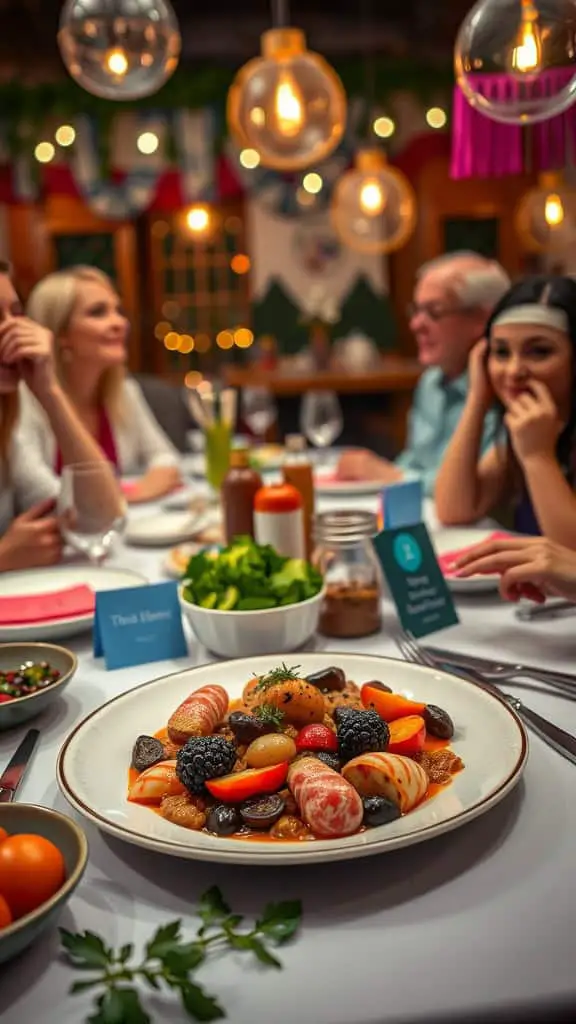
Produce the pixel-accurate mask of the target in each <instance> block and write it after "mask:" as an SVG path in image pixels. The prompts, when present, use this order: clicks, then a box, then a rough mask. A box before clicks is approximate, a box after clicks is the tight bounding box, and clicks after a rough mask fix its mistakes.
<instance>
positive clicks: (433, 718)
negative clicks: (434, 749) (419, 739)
mask: <svg viewBox="0 0 576 1024" xmlns="http://www.w3.org/2000/svg"><path fill="white" fill-rule="evenodd" d="M422 718H423V719H424V721H425V722H426V731H427V732H429V733H430V735H431V736H437V737H438V739H439V740H451V739H452V737H453V735H454V722H453V721H452V719H451V718H450V715H449V714H448V712H447V711H444V709H443V708H439V707H437V706H436V704H427V705H426V707H425V708H424V712H423V714H422Z"/></svg>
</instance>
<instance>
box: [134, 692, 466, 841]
mask: <svg viewBox="0 0 576 1024" xmlns="http://www.w3.org/2000/svg"><path fill="white" fill-rule="evenodd" d="M238 706H242V700H241V699H238V700H234V701H231V702H230V707H229V709H228V710H229V712H231V711H235V710H237V708H238ZM154 737H155V738H156V739H157V740H160V742H161V743H165V742H168V740H169V737H168V730H167V729H166V728H163V729H158V732H155V733H154ZM449 746H450V740H440V739H436V737H435V736H428V735H427V736H426V740H425V742H424V750H425V751H427V752H428V753H434V751H436V750H445V749H446V748H447V747H449ZM455 774H458V773H455ZM139 775H140V772H138V771H136V769H135V768H129V769H128V789H130V788H131V787H132V786H133V785H134V783H135V782H136V779H137V778H138V776H139ZM449 785H450V783H449V782H447V783H443V784H440V783H439V782H430V783H429V784H428V789H427V791H426V796H425V797H424V799H423V800H422V801H421V804H424V803H428V801H429V800H433V799H434V797H435V796H437V795H438V793H442V792H444V791H445V790H446V789H447V788H448V786H449ZM421 804H419V806H421ZM148 810H149V811H153V812H154V814H160V808H159V807H154V806H150V805H148ZM410 813H411V812H410ZM366 831H368V829H366V827H365V826H362V827H361V828H359V829H358V831H357V832H356V835H360V834H361V833H362V832H366ZM219 838H221V839H241V840H242V841H243V842H250V843H271V842H273V843H311V842H315V841H316V839H315V837H314V836H301V837H300V838H295V839H273V838H272V837H271V836H270V835H269V834H268V832H258V831H254V832H235V833H234V834H233V835H231V836H220V837H219Z"/></svg>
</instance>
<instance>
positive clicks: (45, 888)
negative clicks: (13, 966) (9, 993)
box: [0, 804, 88, 964]
mask: <svg viewBox="0 0 576 1024" xmlns="http://www.w3.org/2000/svg"><path fill="white" fill-rule="evenodd" d="M87 860H88V843H87V840H86V836H85V835H84V832H83V831H82V829H81V828H80V827H79V826H78V825H77V824H76V822H75V821H72V819H71V818H68V817H66V815H64V814H60V813H59V811H52V810H50V809H49V808H47V807H36V806H34V805H32V804H0V964H1V963H4V962H5V961H7V960H11V959H12V957H15V956H17V955H18V953H21V952H22V950H24V949H26V947H27V946H30V945H31V944H32V943H33V942H35V940H36V939H37V938H38V937H39V936H40V935H41V934H42V932H44V931H45V930H46V929H48V928H50V927H53V926H54V924H55V923H56V921H57V919H58V917H59V916H60V913H61V911H62V909H63V907H64V906H65V904H66V903H67V901H68V900H69V899H70V896H71V895H72V893H73V892H74V890H75V888H76V886H77V885H78V883H79V881H80V879H81V878H82V875H83V874H84V871H85V868H86V863H87Z"/></svg>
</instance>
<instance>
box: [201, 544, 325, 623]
mask: <svg viewBox="0 0 576 1024" xmlns="http://www.w3.org/2000/svg"><path fill="white" fill-rule="evenodd" d="M321 589H322V577H321V576H320V574H319V573H318V572H317V571H316V569H314V568H313V566H312V565H310V564H309V563H308V562H305V561H303V560H302V559H300V558H285V557H284V556H283V555H279V554H278V552H277V551H275V550H274V548H272V547H270V545H259V544H256V543H255V541H253V540H252V538H251V537H235V538H234V540H233V542H232V543H231V544H230V545H229V546H228V547H225V548H222V549H221V550H204V551H200V552H199V553H198V554H196V555H193V556H192V558H191V559H190V560H189V562H188V565H187V566H186V570H185V573H184V586H183V588H182V597H183V599H184V601H187V602H188V603H189V604H194V605H199V606H200V607H201V608H207V609H210V610H216V611H262V610H264V609H269V608H279V607H284V606H286V605H291V604H298V603H300V602H301V601H307V600H309V599H310V598H311V597H315V596H316V594H318V593H319V592H320V591H321Z"/></svg>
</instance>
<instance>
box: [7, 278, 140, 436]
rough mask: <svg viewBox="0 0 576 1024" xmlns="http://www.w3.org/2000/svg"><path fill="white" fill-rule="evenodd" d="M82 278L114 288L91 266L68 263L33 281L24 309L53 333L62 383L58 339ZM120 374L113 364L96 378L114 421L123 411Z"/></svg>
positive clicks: (65, 323)
mask: <svg viewBox="0 0 576 1024" xmlns="http://www.w3.org/2000/svg"><path fill="white" fill-rule="evenodd" d="M84 282H86V283H92V284H100V285H102V286H103V287H104V288H108V289H110V291H113V292H115V291H116V289H115V287H114V285H113V283H112V281H111V280H110V278H109V277H108V275H107V274H104V273H103V271H101V270H97V269H96V268H95V267H84V266H76V267H69V268H68V269H66V270H57V271H55V272H54V273H53V274H48V275H47V276H46V277H45V278H43V280H42V281H40V282H39V283H38V284H37V285H35V287H34V288H33V289H32V291H31V293H30V297H29V299H28V304H27V308H26V313H27V315H28V316H29V317H30V319H31V320H35V321H36V323H39V324H41V325H42V326H43V327H47V328H48V330H49V331H52V334H53V335H54V339H55V341H56V364H57V367H58V376H59V377H60V379H61V381H62V383H63V384H64V385H66V365H65V363H63V361H62V353H61V351H60V346H59V342H60V340H61V338H62V336H63V335H64V334H65V333H66V331H67V330H68V327H69V325H70V320H71V318H72V314H73V312H74V308H75V306H76V302H77V300H78V291H79V288H80V287H81V285H82V284H83V283H84ZM124 374H125V371H124V367H119V366H113V367H109V368H108V369H107V370H104V372H103V374H102V377H101V380H100V387H99V397H100V399H101V400H102V402H103V404H104V406H105V408H106V411H107V412H108V414H109V415H110V417H111V419H112V420H114V421H115V422H118V421H120V420H121V419H122V415H123V403H122V388H123V383H124Z"/></svg>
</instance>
